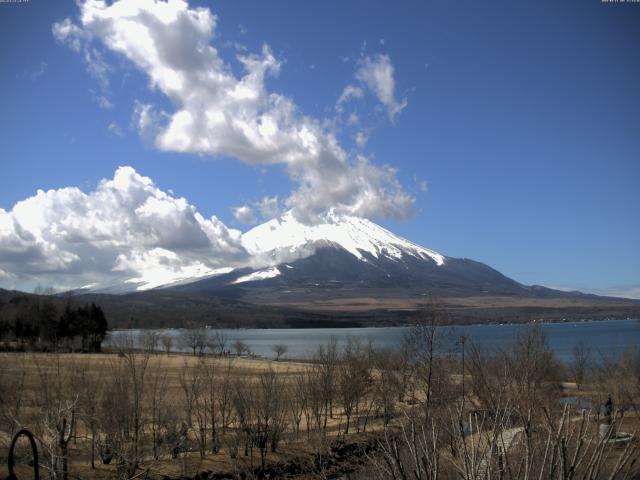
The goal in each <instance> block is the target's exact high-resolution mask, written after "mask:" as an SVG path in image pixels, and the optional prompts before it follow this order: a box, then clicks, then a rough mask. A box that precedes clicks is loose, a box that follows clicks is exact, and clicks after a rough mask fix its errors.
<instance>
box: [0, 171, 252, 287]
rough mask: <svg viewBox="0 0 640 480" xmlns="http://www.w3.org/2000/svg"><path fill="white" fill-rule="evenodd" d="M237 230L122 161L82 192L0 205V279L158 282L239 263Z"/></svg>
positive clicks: (242, 258)
mask: <svg viewBox="0 0 640 480" xmlns="http://www.w3.org/2000/svg"><path fill="white" fill-rule="evenodd" d="M240 237H241V233H240V231H238V230H234V229H230V228H227V227H226V226H225V225H224V224H223V223H222V222H221V221H220V220H218V218H216V217H215V216H212V217H210V218H205V217H204V216H203V215H201V214H200V213H199V212H198V211H197V209H196V208H195V207H194V206H193V205H191V204H190V203H189V202H188V201H187V200H186V199H185V198H177V197H174V196H173V195H170V194H168V193H167V192H164V191H162V190H161V189H159V188H158V187H157V186H156V185H155V184H154V182H153V181H152V180H151V179H150V178H148V177H145V176H142V175H140V174H139V173H137V172H136V171H135V170H134V169H133V168H131V167H120V168H118V169H117V170H116V172H115V174H114V176H113V178H112V179H104V180H101V181H100V182H99V183H98V185H97V187H96V188H95V190H93V191H91V192H89V193H84V192H83V191H81V190H80V189H79V188H76V187H69V188H61V189H57V190H49V191H47V192H45V191H42V190H38V192H37V193H36V194H35V195H34V196H32V197H29V198H27V199H25V200H22V201H20V202H18V203H16V205H15V206H14V207H13V208H12V209H11V210H10V211H5V210H3V209H0V281H2V283H3V284H4V285H10V284H12V283H13V284H21V283H28V282H31V283H43V284H47V285H54V286H55V287H56V288H58V289H63V288H73V287H79V286H83V285H87V284H93V283H108V282H109V281H112V280H113V281H116V280H119V281H126V280H129V281H131V282H143V281H144V282H147V283H148V282H151V281H153V282H157V283H158V284H163V283H169V282H172V281H177V280H180V279H182V278H193V277H199V276H204V275H208V274H211V273H214V272H215V271H216V270H217V269H220V268H226V267H230V266H234V265H239V264H244V263H245V262H247V261H248V259H249V255H248V253H247V252H246V250H245V249H244V247H243V246H242V244H241V241H240V240H241V238H240Z"/></svg>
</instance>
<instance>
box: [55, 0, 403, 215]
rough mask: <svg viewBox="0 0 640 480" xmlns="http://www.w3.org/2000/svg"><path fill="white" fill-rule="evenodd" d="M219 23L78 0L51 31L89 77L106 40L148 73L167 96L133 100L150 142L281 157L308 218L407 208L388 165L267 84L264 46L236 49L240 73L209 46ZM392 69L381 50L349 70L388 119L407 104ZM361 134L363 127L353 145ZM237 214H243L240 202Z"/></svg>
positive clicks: (152, 4)
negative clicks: (157, 101)
mask: <svg viewBox="0 0 640 480" xmlns="http://www.w3.org/2000/svg"><path fill="white" fill-rule="evenodd" d="M217 22H218V19H217V17H216V16H215V15H214V14H213V13H212V12H211V10H209V9H207V8H190V7H189V5H188V4H187V3H186V2H185V1H182V0H171V1H169V2H160V1H154V0H146V1H142V2H140V1H133V0H120V1H117V2H113V3H107V2H104V1H100V0H88V1H85V2H83V3H80V14H79V18H78V21H77V23H75V22H74V21H72V20H71V19H64V20H63V21H61V22H59V23H56V24H55V25H54V26H53V33H54V35H55V37H56V38H57V39H58V40H59V41H61V42H64V43H67V44H68V45H69V46H70V47H71V48H72V49H74V50H75V51H78V52H81V53H83V56H84V60H85V62H86V63H87V65H88V66H89V67H90V70H93V71H94V75H95V76H96V77H97V78H103V77H104V75H101V74H98V73H95V71H96V70H97V71H98V72H102V73H104V68H102V67H101V65H100V64H99V62H98V60H99V59H101V58H102V57H101V56H100V48H106V49H107V50H108V51H110V52H112V53H114V54H116V55H119V56H123V57H125V58H126V59H128V60H129V61H130V62H132V63H133V65H135V67H136V68H137V69H138V70H140V71H141V72H142V73H143V74H145V75H146V76H147V77H148V79H149V88H150V89H152V90H154V91H158V92H160V93H162V94H163V95H164V96H165V97H166V98H167V99H168V100H169V101H170V103H171V105H172V106H173V111H166V110H164V109H163V108H162V107H160V106H158V105H154V104H150V103H143V102H140V103H138V104H137V105H136V107H135V111H136V118H135V120H136V122H135V123H136V125H137V128H138V130H139V131H140V133H141V134H143V135H148V136H150V137H151V138H152V142H153V145H154V146H155V147H156V148H158V149H160V150H163V151H173V152H184V153H192V154H197V155H204V156H207V157H220V156H224V157H233V158H236V159H238V160H240V161H242V162H244V163H247V164H251V165H280V166H283V167H284V169H285V171H286V172H287V174H288V175H289V177H290V178H291V180H292V183H293V185H294V190H293V191H292V192H291V193H290V194H289V196H288V197H287V198H284V199H283V205H284V206H285V207H286V208H290V209H293V212H294V214H295V215H296V217H297V218H298V219H299V220H301V221H303V222H306V223H314V222H318V221H321V220H323V219H324V218H326V216H327V214H328V213H329V212H330V211H333V212H334V213H339V214H349V215H356V216H362V217H395V218H405V217H407V216H408V215H410V213H411V210H412V205H413V203H414V200H415V199H414V197H413V196H412V195H410V194H409V193H407V192H406V191H405V189H404V188H403V186H402V185H401V184H400V182H399V181H398V179H397V172H396V170H395V169H393V168H392V167H390V166H381V165H374V164H373V163H372V162H371V161H370V159H369V158H368V157H366V156H365V155H362V154H352V153H349V152H348V151H347V150H345V148H343V146H341V144H340V142H339V141H338V139H337V138H336V135H335V133H334V132H333V131H332V130H331V128H330V127H327V126H326V123H327V122H324V121H323V120H322V119H317V118H313V117H311V116H308V115H305V114H304V113H303V112H301V111H300V109H299V108H298V106H297V105H296V104H295V103H294V102H293V100H291V99H290V98H289V97H287V96H285V95H283V94H280V93H277V92H273V91H270V90H269V89H268V88H267V87H266V85H265V79H266V78H267V77H269V76H277V75H278V73H279V71H280V70H281V68H282V62H281V61H279V60H278V59H277V58H276V57H275V56H274V55H273V53H272V51H271V49H270V48H269V46H268V45H266V44H265V45H263V47H262V50H261V51H260V52H259V53H253V54H249V53H247V54H242V55H238V57H237V59H238V61H239V62H240V63H241V64H242V66H243V68H244V72H243V75H241V76H236V75H235V74H234V73H233V71H232V69H231V67H230V66H229V65H228V64H227V63H225V61H224V60H223V59H222V58H221V56H220V55H219V51H218V49H216V47H215V46H214V45H213V42H214V41H215V39H216V38H215V30H216V25H217ZM94 63H98V65H96V66H94ZM393 73H394V70H393V65H392V64H391V60H390V58H389V57H388V56H386V55H385V56H382V55H381V56H377V57H365V58H363V59H362V61H361V63H360V65H359V68H358V71H357V78H358V79H359V80H360V81H361V82H362V83H363V85H364V86H366V87H367V88H368V89H370V90H371V92H372V93H373V94H374V95H375V97H377V98H378V99H379V101H380V102H381V103H382V105H384V107H385V108H386V109H387V110H388V113H389V117H390V118H391V119H394V118H395V117H396V116H397V115H398V114H399V113H400V111H401V110H402V109H403V108H404V107H405V106H406V100H397V99H396V98H395V93H394V89H395V82H394V78H393ZM354 96H355V97H358V96H362V90H361V89H359V87H357V88H356V87H354V88H352V89H351V90H349V91H348V92H346V93H343V95H342V97H341V98H342V102H346V101H348V100H349V98H351V97H354ZM339 103H340V102H339ZM329 123H330V122H329ZM364 143H366V142H365V141H363V137H362V136H361V137H360V140H359V141H358V144H360V145H361V146H363V145H364ZM241 208H242V207H241ZM236 213H238V214H239V215H238V217H239V219H241V220H243V221H246V220H250V212H249V210H248V208H245V209H244V210H237V212H236Z"/></svg>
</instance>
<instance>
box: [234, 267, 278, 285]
mask: <svg viewBox="0 0 640 480" xmlns="http://www.w3.org/2000/svg"><path fill="white" fill-rule="evenodd" d="M278 275H280V270H278V269H277V268H276V267H271V268H267V269H266V270H259V271H257V272H253V273H250V274H248V275H243V276H242V277H240V278H238V279H236V280H235V281H234V282H233V284H237V283H244V282H255V281H256V280H266V279H267V278H273V277H277V276H278Z"/></svg>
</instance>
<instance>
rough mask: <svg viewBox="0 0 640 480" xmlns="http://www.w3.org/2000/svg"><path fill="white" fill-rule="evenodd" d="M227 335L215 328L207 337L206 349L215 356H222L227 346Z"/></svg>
mask: <svg viewBox="0 0 640 480" xmlns="http://www.w3.org/2000/svg"><path fill="white" fill-rule="evenodd" d="M227 342H228V339H227V336H226V335H225V334H224V332H222V331H221V330H215V331H214V332H213V334H209V335H208V337H207V349H208V350H209V351H210V352H211V353H213V354H214V355H217V356H219V357H220V356H222V355H223V354H224V352H225V348H226V346H227Z"/></svg>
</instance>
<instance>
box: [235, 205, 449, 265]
mask: <svg viewBox="0 0 640 480" xmlns="http://www.w3.org/2000/svg"><path fill="white" fill-rule="evenodd" d="M326 242H330V243H334V244H337V245H340V246H341V247H342V248H344V249H345V250H346V251H348V252H349V253H351V254H352V255H354V256H355V257H357V258H358V259H361V260H364V256H363V254H364V253H369V254H371V255H372V256H373V257H375V258H379V257H387V258H392V259H398V260H399V259H401V258H402V256H403V255H411V256H413V257H416V258H420V259H425V260H426V259H431V260H433V261H434V262H435V263H436V264H437V265H443V264H444V263H445V257H444V256H443V255H440V254H439V253H437V252H434V251H433V250H429V249H427V248H423V247H421V246H419V245H416V244H414V243H412V242H410V241H408V240H406V239H404V238H401V237H398V236H397V235H394V234H393V233H391V232H390V231H388V230H386V229H384V228H382V227H380V226H379V225H376V224H375V223H373V222H371V221H369V220H366V219H364V218H359V217H350V216H340V217H337V216H336V217H334V218H332V219H331V221H330V222H328V223H324V224H320V225H305V224H303V223H300V222H299V221H298V220H296V218H295V217H294V216H293V214H292V213H291V212H287V213H285V214H284V215H282V217H280V218H275V219H273V220H270V221H268V222H266V223H263V224H262V225H258V226H257V227H255V228H253V229H251V230H249V231H248V232H246V233H245V234H244V235H243V236H242V245H243V246H244V247H245V248H246V249H247V250H248V251H249V252H250V253H251V254H252V255H253V256H254V257H255V258H256V259H265V260H266V259H267V258H269V259H271V260H272V261H276V262H277V263H283V262H285V261H289V260H292V259H298V258H303V257H305V256H308V255H311V254H312V253H313V252H314V249H315V247H316V246H317V245H318V244H325V243H326Z"/></svg>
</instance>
